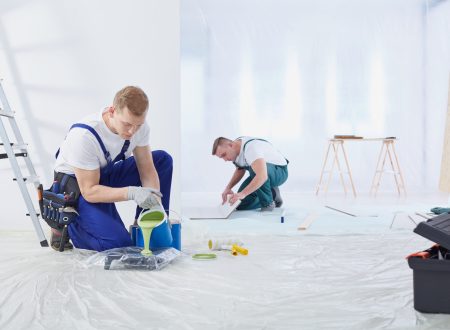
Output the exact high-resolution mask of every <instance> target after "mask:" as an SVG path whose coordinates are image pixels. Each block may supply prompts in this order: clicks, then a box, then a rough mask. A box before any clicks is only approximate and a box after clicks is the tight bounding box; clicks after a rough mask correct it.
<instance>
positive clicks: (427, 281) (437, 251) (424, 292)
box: [408, 213, 450, 314]
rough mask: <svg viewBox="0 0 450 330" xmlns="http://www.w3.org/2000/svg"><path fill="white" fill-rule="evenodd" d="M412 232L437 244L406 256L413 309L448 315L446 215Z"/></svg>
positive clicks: (449, 226)
mask: <svg viewBox="0 0 450 330" xmlns="http://www.w3.org/2000/svg"><path fill="white" fill-rule="evenodd" d="M414 232H415V233H416V234H419V235H421V236H423V237H425V238H427V239H429V240H431V241H433V242H435V243H437V244H435V245H434V246H432V247H431V248H429V249H427V250H425V251H421V252H418V253H413V254H412V255H410V256H409V257H408V264H409V267H410V268H411V269H413V283H414V308H415V309H416V310H417V311H419V312H424V313H446V314H450V285H449V283H450V252H449V250H450V214H449V213H444V214H441V215H439V216H436V217H434V218H432V219H430V220H427V221H426V222H425V221H424V222H421V223H419V224H418V225H417V227H416V229H414Z"/></svg>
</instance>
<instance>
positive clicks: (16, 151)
mask: <svg viewBox="0 0 450 330" xmlns="http://www.w3.org/2000/svg"><path fill="white" fill-rule="evenodd" d="M14 115H15V113H14V112H13V111H12V110H11V108H10V106H9V103H8V100H7V98H6V95H5V91H4V90H3V86H2V83H1V80H0V138H1V143H0V145H1V146H2V147H3V149H4V151H5V153H0V159H5V158H8V159H9V162H10V164H11V167H12V169H13V172H14V176H15V178H14V179H13V180H14V181H16V182H17V183H18V184H19V189H20V192H21V194H22V197H23V199H24V201H25V204H26V206H27V209H28V214H27V215H28V216H30V218H31V220H32V222H33V226H34V230H35V231H36V234H37V236H38V238H39V242H40V244H41V246H42V247H47V246H48V242H47V239H46V238H45V235H44V232H43V230H42V227H41V225H40V223H39V213H37V212H36V210H35V208H34V205H33V201H32V199H31V197H30V194H29V192H28V189H27V186H26V184H27V183H33V184H34V186H35V188H36V189H37V190H38V191H39V190H41V191H42V185H41V184H40V182H39V177H38V176H37V175H36V171H35V170H34V166H33V163H32V162H31V159H30V157H29V155H28V152H27V145H26V144H25V143H24V141H23V139H22V134H20V130H19V126H18V125H17V123H16V119H15V116H14ZM4 119H5V121H6V120H8V121H9V124H10V126H11V129H12V131H13V134H14V138H15V140H16V142H15V143H11V141H10V139H9V137H8V133H7V131H6V127H5V125H4V123H3V120H4ZM18 157H23V159H24V160H25V164H26V166H27V169H28V173H29V176H23V175H22V172H21V169H20V167H19V162H18V161H17V158H18Z"/></svg>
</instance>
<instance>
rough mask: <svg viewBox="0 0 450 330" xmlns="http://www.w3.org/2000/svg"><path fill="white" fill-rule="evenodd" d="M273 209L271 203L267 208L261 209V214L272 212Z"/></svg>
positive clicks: (273, 204)
mask: <svg viewBox="0 0 450 330" xmlns="http://www.w3.org/2000/svg"><path fill="white" fill-rule="evenodd" d="M274 208H275V202H272V203H270V204H269V205H267V206H264V207H261V212H269V211H273V209H274Z"/></svg>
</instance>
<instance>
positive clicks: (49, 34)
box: [0, 0, 180, 230]
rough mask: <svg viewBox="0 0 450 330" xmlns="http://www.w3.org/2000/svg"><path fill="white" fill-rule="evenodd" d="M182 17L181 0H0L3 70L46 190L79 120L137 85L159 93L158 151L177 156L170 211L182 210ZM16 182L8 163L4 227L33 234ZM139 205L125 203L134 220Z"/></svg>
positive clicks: (152, 119)
mask: <svg viewBox="0 0 450 330" xmlns="http://www.w3.org/2000/svg"><path fill="white" fill-rule="evenodd" d="M179 22H180V18H179V1H178V0H169V1H167V0H166V1H158V0H141V1H137V0H135V1H119V0H115V1H114V0H113V1H111V0H96V1H90V0H81V1H69V0H67V1H60V0H58V1H56V0H40V1H32V0H29V1H2V2H0V76H1V77H2V78H3V79H4V81H3V82H4V85H5V86H4V87H5V89H6V92H7V93H8V97H9V99H10V103H11V105H12V107H13V108H14V109H15V110H16V111H17V119H18V122H19V125H20V128H21V129H22V132H23V135H24V139H25V141H28V142H29V144H30V149H31V157H32V160H33V162H34V163H35V165H36V170H37V172H38V174H39V175H41V177H42V181H43V182H44V183H45V185H46V186H48V185H49V184H50V182H51V179H52V165H53V162H54V153H55V151H56V150H57V148H58V146H59V144H60V142H61V141H62V140H63V139H64V136H65V134H66V132H67V130H68V128H69V127H70V125H71V124H72V123H73V122H75V121H76V120H78V119H80V118H81V117H83V116H84V115H86V114H89V113H91V112H95V111H99V110H100V108H102V107H104V106H107V105H110V104H111V103H112V99H113V97H114V94H115V92H116V91H117V90H119V89H120V88H122V87H124V86H125V85H130V84H131V85H138V86H140V87H141V88H143V89H144V90H145V91H146V92H147V94H148V96H149V99H150V111H149V115H148V122H149V124H150V128H151V147H152V149H154V150H155V149H165V150H167V151H168V152H169V153H171V154H172V156H173V157H174V161H175V163H174V166H175V171H174V181H173V186H172V189H173V191H172V200H171V203H172V204H171V207H172V208H174V209H178V210H179V208H180V201H179V199H180V198H179V196H180V183H179V177H180V166H179V164H180V119H179V42H180V40H179V26H180V25H179V24H180V23H179ZM11 178H12V172H11V170H10V169H9V162H8V161H7V160H3V161H1V164H0V182H1V188H0V189H1V196H2V199H1V202H0V205H1V206H2V215H1V216H0V228H5V227H6V228H29V229H30V230H31V229H32V226H31V224H30V223H28V219H27V218H26V217H24V214H25V212H26V211H25V207H24V203H23V202H22V199H21V195H20V192H19V189H18V187H17V186H16V184H15V183H13V182H12V181H11ZM32 193H33V194H34V192H32ZM33 197H34V196H33ZM132 209H134V203H132V202H126V203H120V208H119V210H120V212H121V213H122V216H123V218H124V221H125V222H127V223H129V222H130V221H131V220H132V218H133V216H134V212H133V211H132Z"/></svg>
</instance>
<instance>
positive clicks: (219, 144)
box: [212, 137, 240, 162]
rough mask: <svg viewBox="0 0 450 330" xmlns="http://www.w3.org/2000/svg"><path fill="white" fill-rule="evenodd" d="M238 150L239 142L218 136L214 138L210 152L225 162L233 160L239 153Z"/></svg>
mask: <svg viewBox="0 0 450 330" xmlns="http://www.w3.org/2000/svg"><path fill="white" fill-rule="evenodd" d="M239 151H240V144H239V143H237V142H236V141H232V140H230V139H227V138H224V137H218V138H217V139H215V140H214V144H213V148H212V154H213V155H214V156H217V157H219V158H221V159H223V160H224V161H226V162H229V161H233V162H234V161H235V160H236V158H237V156H238V155H239Z"/></svg>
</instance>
